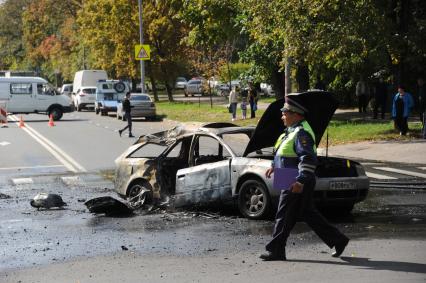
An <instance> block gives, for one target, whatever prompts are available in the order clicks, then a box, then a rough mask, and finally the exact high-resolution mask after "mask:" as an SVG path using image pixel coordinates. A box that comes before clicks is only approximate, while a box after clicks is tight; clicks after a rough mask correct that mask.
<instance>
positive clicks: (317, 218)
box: [260, 97, 349, 261]
mask: <svg viewBox="0 0 426 283" xmlns="http://www.w3.org/2000/svg"><path fill="white" fill-rule="evenodd" d="M295 99H296V97H295V98H292V99H289V98H288V97H286V103H285V104H284V107H283V108H282V109H281V111H282V113H283V114H282V118H281V119H282V120H283V122H284V124H285V125H286V127H287V128H286V129H285V132H284V133H283V134H282V135H281V136H280V137H279V138H278V140H277V142H276V143H275V147H274V148H275V158H274V161H273V162H272V165H271V167H270V168H269V169H268V170H267V171H266V173H265V175H266V177H267V178H270V177H271V175H272V174H273V173H274V171H276V173H275V174H279V171H280V170H279V169H277V168H289V169H291V170H296V171H297V172H298V175H297V177H296V178H295V180H294V181H293V182H292V184H291V185H290V187H289V188H283V190H282V191H281V195H280V200H279V204H278V210H277V213H276V217H275V226H274V231H273V234H272V239H271V240H270V241H269V243H268V244H267V245H266V247H265V248H266V251H267V253H264V254H261V255H260V258H261V259H263V260H265V261H272V260H286V259H287V258H286V253H285V247H286V243H287V238H288V236H289V235H290V232H291V230H292V229H293V227H294V225H295V224H296V221H297V220H298V219H303V220H304V221H305V222H306V223H307V224H308V225H309V226H310V227H311V228H312V229H313V230H314V231H315V233H316V234H317V235H318V236H319V237H320V238H321V239H322V240H323V241H324V242H325V243H326V244H327V245H328V246H329V247H330V248H333V247H334V248H335V249H336V251H335V252H334V253H333V257H339V256H340V255H341V254H342V253H343V251H344V249H345V247H346V245H347V244H348V242H349V239H348V238H347V237H346V236H345V235H344V234H342V233H341V232H340V231H339V230H338V229H337V228H335V227H334V226H332V225H331V224H329V223H328V222H327V220H326V219H325V218H324V217H323V216H322V215H321V214H320V213H319V212H318V211H317V210H316V209H315V207H314V204H313V191H314V187H315V168H316V165H317V154H316V144H315V134H314V132H313V130H312V128H311V126H310V125H309V123H308V122H307V121H306V120H305V118H304V116H305V113H306V111H307V110H306V109H305V108H304V107H303V105H301V102H299V101H295ZM276 177H277V176H274V178H276ZM290 183H291V182H290Z"/></svg>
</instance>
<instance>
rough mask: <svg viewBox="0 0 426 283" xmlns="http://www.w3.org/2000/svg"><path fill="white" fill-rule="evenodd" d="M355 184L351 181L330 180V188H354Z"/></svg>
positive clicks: (335, 189)
mask: <svg viewBox="0 0 426 283" xmlns="http://www.w3.org/2000/svg"><path fill="white" fill-rule="evenodd" d="M355 189H356V184H355V183H353V182H339V181H335V182H330V190H334V191H337V190H355Z"/></svg>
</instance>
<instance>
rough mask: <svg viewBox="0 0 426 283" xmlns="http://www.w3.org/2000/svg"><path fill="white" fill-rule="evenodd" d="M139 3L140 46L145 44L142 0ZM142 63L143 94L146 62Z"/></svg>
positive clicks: (142, 90)
mask: <svg viewBox="0 0 426 283" xmlns="http://www.w3.org/2000/svg"><path fill="white" fill-rule="evenodd" d="M138 3H139V41H140V44H143V31H142V25H143V22H142V0H138ZM140 62H141V92H142V93H144V92H145V63H144V60H140Z"/></svg>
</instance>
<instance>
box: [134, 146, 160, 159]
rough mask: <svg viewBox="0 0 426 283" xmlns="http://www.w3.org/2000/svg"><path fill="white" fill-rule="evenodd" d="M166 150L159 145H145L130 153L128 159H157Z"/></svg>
mask: <svg viewBox="0 0 426 283" xmlns="http://www.w3.org/2000/svg"><path fill="white" fill-rule="evenodd" d="M166 149H167V146H166V145H159V144H155V143H147V144H144V145H143V146H141V147H140V148H138V149H137V150H135V151H134V152H132V153H131V154H130V155H129V157H130V158H154V157H158V156H159V155H160V154H162V153H163V152H164V151H165V150H166Z"/></svg>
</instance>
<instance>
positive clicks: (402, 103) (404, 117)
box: [392, 86, 414, 136]
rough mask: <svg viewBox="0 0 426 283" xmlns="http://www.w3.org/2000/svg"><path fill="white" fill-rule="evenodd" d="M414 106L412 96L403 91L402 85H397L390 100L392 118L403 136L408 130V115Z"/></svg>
mask: <svg viewBox="0 0 426 283" xmlns="http://www.w3.org/2000/svg"><path fill="white" fill-rule="evenodd" d="M413 106H414V102H413V97H412V95H411V94H410V93H408V92H406V91H405V87H404V86H399V87H398V92H397V93H396V94H395V96H394V98H393V102H392V119H393V120H394V122H395V126H396V127H397V129H398V130H399V134H400V135H401V136H405V135H406V134H407V131H408V117H409V116H410V112H411V109H412V108H413Z"/></svg>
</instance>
